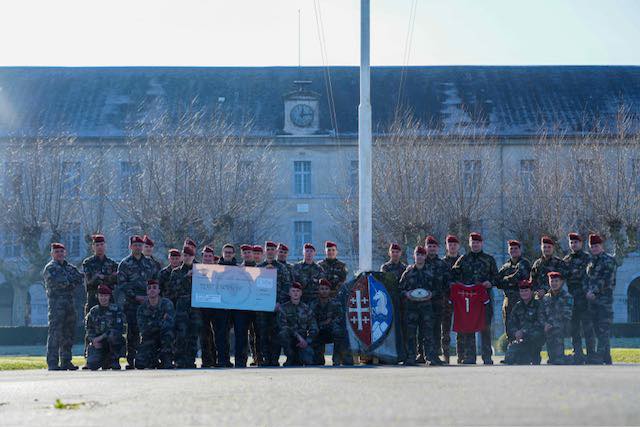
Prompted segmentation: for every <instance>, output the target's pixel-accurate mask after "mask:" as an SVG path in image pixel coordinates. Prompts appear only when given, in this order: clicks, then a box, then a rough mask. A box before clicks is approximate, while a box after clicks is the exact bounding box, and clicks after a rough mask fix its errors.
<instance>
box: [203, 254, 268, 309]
mask: <svg viewBox="0 0 640 427" xmlns="http://www.w3.org/2000/svg"><path fill="white" fill-rule="evenodd" d="M276 280H277V270H276V269H275V268H257V267H234V266H230V265H217V264H193V280H192V287H191V305H192V306H193V307H203V308H221V309H234V310H250V311H274V310H275V306H276V291H277V284H276V283H277V282H276Z"/></svg>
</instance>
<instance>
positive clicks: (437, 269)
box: [423, 236, 451, 357]
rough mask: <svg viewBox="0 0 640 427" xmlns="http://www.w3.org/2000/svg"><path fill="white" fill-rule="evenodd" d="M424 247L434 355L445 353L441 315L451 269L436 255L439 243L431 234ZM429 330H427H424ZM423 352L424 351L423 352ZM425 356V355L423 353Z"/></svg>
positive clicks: (447, 294) (447, 293)
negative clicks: (430, 289)
mask: <svg viewBox="0 0 640 427" xmlns="http://www.w3.org/2000/svg"><path fill="white" fill-rule="evenodd" d="M425 248H426V249H427V259H426V261H425V266H426V268H427V274H428V275H430V276H431V278H432V279H431V280H433V291H434V292H433V295H432V296H431V307H432V309H433V319H432V330H431V333H432V334H433V345H434V349H435V355H436V357H437V356H439V355H440V354H443V353H446V352H447V351H448V348H447V349H444V348H442V344H441V343H442V342H441V339H442V334H443V333H442V316H443V313H444V306H445V296H446V297H447V298H448V297H449V284H450V283H451V270H450V269H449V266H448V265H447V263H446V262H444V261H443V260H441V259H440V258H439V257H438V250H439V249H440V244H439V243H438V240H437V239H436V238H435V237H433V236H427V238H426V239H425ZM425 332H429V331H425ZM423 354H424V353H423ZM425 356H426V355H425Z"/></svg>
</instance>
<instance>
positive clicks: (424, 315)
mask: <svg viewBox="0 0 640 427" xmlns="http://www.w3.org/2000/svg"><path fill="white" fill-rule="evenodd" d="M404 307H405V308H404V309H405V313H404V314H405V321H406V324H407V337H406V340H407V345H406V360H408V361H413V360H415V358H416V350H417V348H418V346H419V345H421V346H422V347H423V348H424V354H423V355H424V356H425V359H428V360H430V359H432V358H434V357H435V346H434V343H433V333H432V331H433V308H432V306H431V303H430V302H414V301H405V304H404ZM418 329H421V330H422V331H424V333H423V334H421V335H418ZM416 338H418V339H419V340H421V341H422V342H421V343H418V342H417V339H416Z"/></svg>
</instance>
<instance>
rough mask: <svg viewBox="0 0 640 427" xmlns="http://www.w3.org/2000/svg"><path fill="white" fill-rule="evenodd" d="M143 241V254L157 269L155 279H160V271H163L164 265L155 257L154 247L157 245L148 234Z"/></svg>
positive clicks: (143, 237)
mask: <svg viewBox="0 0 640 427" xmlns="http://www.w3.org/2000/svg"><path fill="white" fill-rule="evenodd" d="M142 241H143V242H144V244H143V246H142V254H143V255H144V256H146V257H147V258H149V259H150V260H151V262H152V263H153V266H154V267H155V268H156V276H155V277H158V274H159V273H160V270H162V263H161V262H160V261H159V260H158V259H157V258H156V257H155V256H153V247H154V246H155V243H154V242H153V240H152V239H151V237H149V236H147V235H146V234H145V235H144V236H142Z"/></svg>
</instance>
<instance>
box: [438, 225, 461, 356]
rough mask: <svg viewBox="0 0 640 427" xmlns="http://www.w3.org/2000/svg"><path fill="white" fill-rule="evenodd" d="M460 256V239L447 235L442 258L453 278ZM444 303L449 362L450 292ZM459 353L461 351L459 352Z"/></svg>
mask: <svg viewBox="0 0 640 427" xmlns="http://www.w3.org/2000/svg"><path fill="white" fill-rule="evenodd" d="M458 258H460V240H459V239H458V238H457V237H456V236H454V235H452V234H449V235H447V238H446V248H445V254H444V258H442V260H443V261H444V262H445V263H446V264H447V266H448V267H449V277H450V278H452V277H453V274H452V273H451V269H452V268H453V266H454V264H455V263H456V261H458ZM442 298H443V300H444V303H443V309H442V336H441V338H440V339H441V341H442V354H443V356H444V363H446V364H447V365H448V364H449V360H450V358H451V356H450V351H451V350H450V349H451V321H452V318H453V305H452V304H451V303H450V302H449V294H448V293H447V294H446V295H443V296H442ZM458 354H459V353H458ZM458 362H459V363H461V362H462V359H460V360H458Z"/></svg>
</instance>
